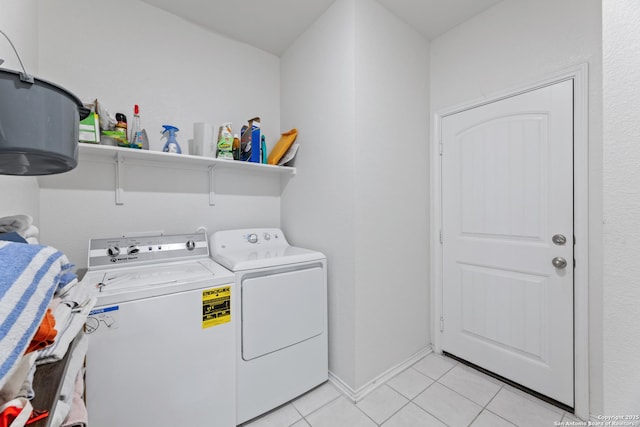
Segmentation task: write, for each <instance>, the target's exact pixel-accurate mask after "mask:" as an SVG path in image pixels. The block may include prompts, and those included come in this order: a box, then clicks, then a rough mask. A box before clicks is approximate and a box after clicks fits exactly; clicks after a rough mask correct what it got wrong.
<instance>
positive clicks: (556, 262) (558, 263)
mask: <svg viewBox="0 0 640 427" xmlns="http://www.w3.org/2000/svg"><path fill="white" fill-rule="evenodd" d="M551 263H552V264H553V266H554V267H555V268H566V267H567V260H566V259H564V258H562V257H560V256H557V257H555V258H554V259H552V260H551Z"/></svg>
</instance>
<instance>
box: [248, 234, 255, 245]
mask: <svg viewBox="0 0 640 427" xmlns="http://www.w3.org/2000/svg"><path fill="white" fill-rule="evenodd" d="M247 242H249V243H258V235H257V234H249V236H247Z"/></svg>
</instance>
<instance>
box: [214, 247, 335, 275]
mask: <svg viewBox="0 0 640 427" xmlns="http://www.w3.org/2000/svg"><path fill="white" fill-rule="evenodd" d="M324 258H325V256H324V255H323V254H322V253H320V252H316V251H312V250H309V249H304V248H298V247H296V246H285V247H280V248H256V249H254V250H251V251H234V252H217V253H214V254H213V259H214V260H215V261H216V262H218V263H220V264H222V265H223V266H225V267H226V268H228V269H229V270H231V271H244V270H253V269H257V268H265V267H275V266H281V265H289V264H297V263H302V262H309V261H318V260H322V259H324Z"/></svg>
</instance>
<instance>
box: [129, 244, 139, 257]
mask: <svg viewBox="0 0 640 427" xmlns="http://www.w3.org/2000/svg"><path fill="white" fill-rule="evenodd" d="M138 252H140V248H139V247H138V246H137V245H131V246H129V247H128V248H127V255H135V254H137V253H138Z"/></svg>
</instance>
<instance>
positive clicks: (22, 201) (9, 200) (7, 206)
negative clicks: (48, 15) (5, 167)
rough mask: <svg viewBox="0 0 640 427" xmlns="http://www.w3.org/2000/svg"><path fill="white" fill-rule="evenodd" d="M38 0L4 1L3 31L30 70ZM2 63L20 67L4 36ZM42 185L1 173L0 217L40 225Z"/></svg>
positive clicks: (0, 12)
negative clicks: (20, 217) (19, 216)
mask: <svg viewBox="0 0 640 427" xmlns="http://www.w3.org/2000/svg"><path fill="white" fill-rule="evenodd" d="M36 16H37V1H36V0H0V30H2V31H4V32H5V33H6V34H7V35H8V36H9V38H10V39H11V41H12V42H13V44H14V45H15V47H16V49H17V50H18V53H19V54H20V58H21V59H22V62H23V63H24V66H25V68H26V69H27V72H28V73H30V74H35V75H37V72H38V28H37V25H35V18H36ZM0 58H2V59H4V60H5V62H4V63H3V64H2V65H1V66H0V67H2V68H7V69H11V70H20V62H19V61H18V59H17V57H16V55H15V53H14V52H13V49H11V45H10V44H9V42H8V41H7V40H6V39H5V38H4V37H3V36H2V35H0ZM39 209H40V208H39V197H38V184H37V182H36V179H35V178H33V177H12V176H0V217H3V216H8V215H15V214H28V215H31V216H32V217H33V218H34V221H35V223H36V225H39V215H40V212H39Z"/></svg>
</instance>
